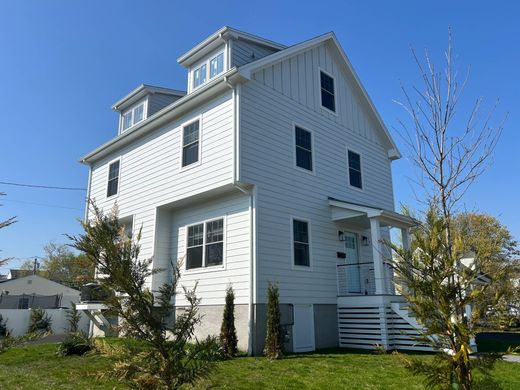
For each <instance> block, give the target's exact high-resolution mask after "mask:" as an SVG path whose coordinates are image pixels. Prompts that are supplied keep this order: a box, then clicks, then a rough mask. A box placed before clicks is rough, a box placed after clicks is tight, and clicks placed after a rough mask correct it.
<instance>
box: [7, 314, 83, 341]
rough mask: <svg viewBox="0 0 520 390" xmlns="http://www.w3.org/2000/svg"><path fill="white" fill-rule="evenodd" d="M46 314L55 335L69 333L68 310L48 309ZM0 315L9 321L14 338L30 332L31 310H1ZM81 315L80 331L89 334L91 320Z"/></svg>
mask: <svg viewBox="0 0 520 390" xmlns="http://www.w3.org/2000/svg"><path fill="white" fill-rule="evenodd" d="M45 313H46V314H47V315H49V317H50V318H51V320H52V324H51V328H52V333H53V334H65V333H67V331H68V329H69V323H68V322H67V310H65V309H47V310H45ZM0 315H1V316H2V318H3V319H4V320H5V319H7V329H9V331H10V332H11V335H12V336H23V335H24V334H26V333H27V331H28V330H29V325H30V324H31V309H20V310H17V309H1V310H0ZM80 315H81V320H80V322H79V329H80V330H82V331H84V332H88V329H89V319H88V318H87V316H86V315H85V314H83V313H80Z"/></svg>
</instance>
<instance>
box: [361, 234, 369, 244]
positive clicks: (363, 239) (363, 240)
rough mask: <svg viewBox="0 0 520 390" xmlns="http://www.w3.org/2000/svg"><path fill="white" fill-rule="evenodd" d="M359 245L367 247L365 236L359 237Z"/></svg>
mask: <svg viewBox="0 0 520 390" xmlns="http://www.w3.org/2000/svg"><path fill="white" fill-rule="evenodd" d="M361 245H363V246H368V237H367V236H363V237H361Z"/></svg>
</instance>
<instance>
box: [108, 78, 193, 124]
mask: <svg viewBox="0 0 520 390" xmlns="http://www.w3.org/2000/svg"><path fill="white" fill-rule="evenodd" d="M184 95H186V93H185V92H184V91H178V90H175V89H169V88H162V87H154V86H151V85H145V84H142V85H140V86H139V87H137V88H136V89H134V90H133V91H132V92H130V93H129V94H128V95H126V96H125V97H124V98H122V99H121V100H119V101H118V102H116V103H115V104H114V105H113V106H112V109H113V110H115V111H117V112H119V115H120V116H119V134H121V133H123V132H125V131H127V130H129V129H131V128H133V127H134V126H135V125H137V124H139V123H141V122H142V121H144V120H146V119H147V118H148V117H150V116H152V115H153V114H155V113H156V112H157V111H160V110H161V109H163V108H164V107H166V106H168V105H170V104H171V103H173V102H175V101H176V100H178V99H180V98H181V97H183V96H184Z"/></svg>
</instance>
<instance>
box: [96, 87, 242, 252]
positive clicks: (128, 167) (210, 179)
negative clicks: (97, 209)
mask: <svg viewBox="0 0 520 390" xmlns="http://www.w3.org/2000/svg"><path fill="white" fill-rule="evenodd" d="M199 116H201V121H202V127H201V155H200V158H201V164H200V165H198V166H195V167H193V168H190V169H188V170H185V171H180V158H181V133H182V128H181V126H182V124H184V123H185V122H187V121H190V120H192V119H196V118H198V117H199ZM232 152H233V110H232V99H231V95H230V94H226V95H223V96H221V97H219V98H217V99H215V100H213V101H212V102H210V103H208V104H206V105H204V106H203V107H201V108H200V109H198V110H194V111H193V112H191V113H190V114H188V115H184V116H183V117H182V118H180V119H178V120H175V121H173V122H171V123H170V124H168V125H166V126H164V127H162V128H159V129H157V130H155V131H153V132H152V133H150V134H149V135H147V136H145V137H143V138H141V139H139V140H137V141H135V142H134V143H133V144H132V145H130V146H127V147H125V148H123V149H122V150H121V151H119V152H117V153H114V154H112V155H111V156H109V157H107V158H104V159H103V160H102V161H99V162H97V163H96V164H95V165H94V166H93V169H92V180H91V198H92V199H94V200H95V201H96V203H97V204H98V205H99V206H101V207H102V208H103V209H104V210H109V209H110V208H111V207H113V205H114V204H115V203H116V202H117V205H118V208H119V214H120V216H122V217H123V216H129V215H132V216H134V227H135V228H136V229H139V228H142V237H141V255H142V257H143V258H146V257H151V256H152V255H153V254H154V242H155V241H154V232H155V224H156V221H155V218H156V211H155V209H156V208H157V207H158V206H160V205H163V204H167V203H171V202H175V201H177V200H180V199H183V198H187V197H190V196H192V195H195V194H198V193H202V192H205V191H208V190H211V189H214V188H217V187H220V186H222V185H225V184H228V183H231V182H232V170H233V163H232V161H233V154H232ZM117 158H121V165H120V181H119V193H118V195H117V196H116V197H115V198H111V199H106V189H107V179H108V164H109V162H111V161H113V160H114V159H117ZM162 223H164V222H162Z"/></svg>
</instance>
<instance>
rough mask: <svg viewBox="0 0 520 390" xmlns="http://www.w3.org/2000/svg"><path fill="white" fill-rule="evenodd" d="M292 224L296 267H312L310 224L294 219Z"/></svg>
mask: <svg viewBox="0 0 520 390" xmlns="http://www.w3.org/2000/svg"><path fill="white" fill-rule="evenodd" d="M292 224H293V226H292V231H293V259H294V265H295V266H299V267H310V265H311V261H310V240H309V237H310V234H309V222H307V221H302V220H299V219H293V220H292Z"/></svg>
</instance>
